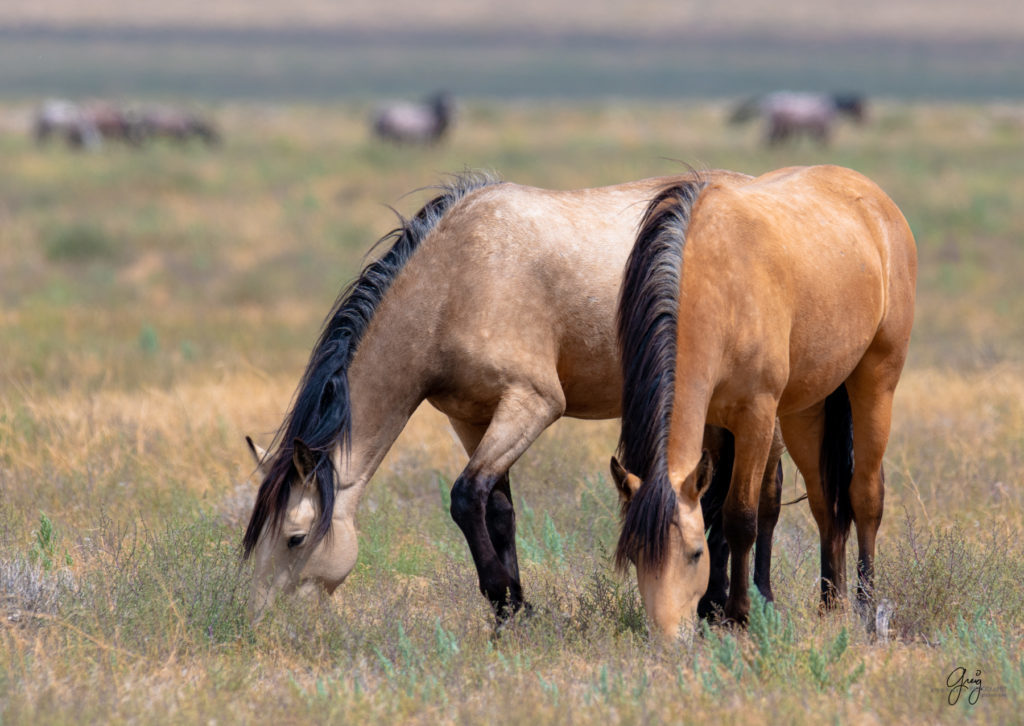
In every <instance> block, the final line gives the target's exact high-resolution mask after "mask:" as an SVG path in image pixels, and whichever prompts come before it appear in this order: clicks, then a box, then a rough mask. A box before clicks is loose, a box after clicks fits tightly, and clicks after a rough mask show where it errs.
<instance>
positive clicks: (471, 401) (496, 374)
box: [243, 171, 781, 625]
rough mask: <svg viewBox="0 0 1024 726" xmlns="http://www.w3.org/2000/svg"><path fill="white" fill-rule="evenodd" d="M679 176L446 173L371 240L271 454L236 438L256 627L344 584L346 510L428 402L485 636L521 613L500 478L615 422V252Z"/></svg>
mask: <svg viewBox="0 0 1024 726" xmlns="http://www.w3.org/2000/svg"><path fill="white" fill-rule="evenodd" d="M707 176H708V178H711V179H717V178H720V177H727V178H739V179H747V178H749V177H746V176H744V175H742V174H736V173H734V172H721V171H719V172H708V173H707ZM692 180H693V175H689V174H688V175H681V176H675V177H665V178H659V179H646V180H642V181H636V182H631V183H628V184H621V185H618V186H611V187H602V188H598V189H583V190H575V191H552V190H547V189H538V188H533V187H525V186H519V185H517V184H511V183H503V182H499V181H496V180H494V179H491V178H488V177H485V176H479V175H460V176H457V177H455V178H454V180H453V181H452V183H450V184H448V185H446V186H443V187H441V188H440V193H439V194H438V196H437V197H435V198H434V199H432V200H431V201H429V202H428V203H427V204H426V205H425V206H424V207H423V208H422V209H421V210H420V211H419V212H418V213H417V214H416V215H415V216H413V217H412V218H411V219H409V220H403V221H402V223H401V225H400V226H399V227H398V228H397V229H396V230H394V231H393V232H392V233H391V234H389V235H387V236H386V237H384V238H383V239H382V240H381V242H389V243H390V247H389V248H388V249H387V250H386V251H385V252H384V254H383V255H382V256H381V257H380V258H379V259H378V260H376V261H374V262H371V263H370V264H369V265H367V267H366V268H365V269H364V270H363V271H362V273H361V274H360V276H359V277H358V279H357V280H356V281H355V282H353V283H352V284H351V285H350V286H349V287H348V288H346V289H345V290H344V291H343V292H342V294H341V295H340V296H339V298H338V300H337V302H336V303H335V306H334V309H333V310H332V311H331V312H330V314H329V315H328V316H327V320H326V321H325V324H324V327H323V330H322V332H321V334H320V339H319V341H318V342H317V343H316V345H315V346H314V348H313V351H312V354H311V355H310V359H309V363H308V365H307V368H306V372H305V374H304V375H303V377H302V380H301V382H300V384H299V388H298V391H297V392H296V394H295V397H294V399H293V405H292V409H291V411H290V412H289V414H288V416H287V418H286V419H285V421H284V423H283V425H282V427H281V429H280V430H279V432H278V435H277V437H276V441H275V446H274V447H272V448H273V449H275V450H274V451H272V453H270V454H269V455H268V454H267V453H266V452H264V451H263V450H262V449H259V448H258V447H256V446H255V445H254V444H253V443H252V442H251V441H250V442H249V443H250V448H251V449H252V452H253V455H254V456H255V457H256V460H257V465H258V467H259V470H260V473H261V475H262V483H261V484H260V488H259V492H258V494H257V498H256V503H255V506H254V508H253V511H252V515H251V518H250V520H249V524H248V527H247V528H246V532H245V537H244V540H243V547H244V552H245V555H246V556H247V557H248V556H253V557H254V559H255V574H254V580H253V589H252V593H251V598H250V608H251V613H252V615H253V617H254V618H258V617H259V616H260V613H261V612H262V611H263V610H264V608H265V607H266V606H267V605H268V604H269V602H270V601H271V600H272V599H273V598H274V597H275V596H276V595H277V594H278V593H288V592H293V591H298V592H300V593H302V594H311V593H313V592H316V591H317V590H320V589H323V590H326V591H327V592H328V593H331V592H333V591H334V589H335V588H337V587H338V586H339V585H340V584H341V583H342V582H343V581H344V580H345V578H346V577H347V576H348V575H349V573H350V572H351V571H352V568H353V567H354V566H355V563H356V556H357V550H358V540H357V537H356V528H355V517H356V508H357V506H358V503H359V499H360V497H361V495H362V493H363V490H364V488H365V487H366V484H367V483H368V482H369V480H370V477H371V476H373V473H374V471H375V470H376V469H377V467H378V466H379V464H380V462H381V460H382V459H383V458H384V455H385V454H386V453H387V451H388V449H389V448H390V447H391V445H392V444H393V442H394V441H395V439H396V438H397V437H398V435H399V433H400V432H401V430H402V428H403V427H404V426H405V424H406V422H407V421H408V419H409V417H410V416H411V415H412V413H413V411H415V410H416V408H417V407H418V406H419V405H420V403H421V402H423V401H424V400H426V401H429V402H430V403H431V404H432V405H433V406H434V407H435V408H437V409H439V410H440V411H442V412H443V413H444V414H446V415H447V416H448V419H449V421H450V422H451V425H452V427H453V428H454V430H455V432H456V434H457V435H458V437H459V439H460V440H461V442H462V444H463V447H464V448H465V450H466V452H467V454H468V455H469V463H468V464H467V466H466V468H465V469H464V470H463V471H462V473H461V474H460V475H459V477H458V478H457V479H456V480H455V483H454V485H453V486H452V491H451V515H452V517H453V519H454V520H455V522H456V523H457V524H458V526H459V527H460V529H461V530H462V532H463V534H464V536H465V538H466V541H467V543H468V544H469V549H470V552H471V554H472V557H473V563H474V565H475V566H476V570H477V575H478V578H479V585H480V591H481V592H482V593H483V595H484V596H485V597H486V598H487V600H488V601H489V602H490V603H491V606H492V607H493V609H494V613H495V615H496V618H497V622H498V624H499V625H500V624H501V623H503V622H504V621H505V620H506V619H507V618H509V617H510V616H511V615H513V614H514V613H515V612H516V611H518V610H519V609H521V608H522V607H523V606H524V599H523V591H522V585H521V582H520V577H519V565H518V559H517V554H516V543H515V530H516V527H515V511H514V509H513V506H512V491H511V485H510V483H509V468H510V467H511V466H512V465H513V464H514V463H515V462H516V460H517V459H518V458H519V457H520V455H522V453H523V452H524V451H525V450H526V449H527V447H529V446H530V444H531V443H533V441H534V440H535V439H536V438H537V437H538V436H539V435H540V434H541V432H542V431H544V430H545V429H546V428H547V427H548V426H550V425H551V424H552V423H554V422H555V421H556V420H558V419H559V418H560V417H562V416H572V417H576V418H584V419H605V418H613V417H616V416H618V415H619V411H620V405H621V400H622V398H621V396H622V379H621V373H620V369H619V362H618V358H619V355H618V346H617V343H616V333H615V306H616V300H617V298H618V294H619V287H620V283H621V281H622V271H623V269H624V268H625V264H626V258H627V257H628V256H629V250H630V248H631V247H632V244H633V240H634V238H635V235H636V230H637V225H638V223H639V221H640V216H641V214H642V212H643V209H644V207H645V205H646V204H647V202H648V200H650V199H651V198H652V197H653V196H654V195H655V194H657V193H658V191H659V190H660V189H662V188H664V187H665V186H668V185H672V184H679V183H685V182H688V181H692ZM710 433H711V432H709V434H710ZM718 440H719V439H716V438H715V437H714V436H713V435H709V439H708V442H707V447H706V448H708V450H709V451H708V456H707V457H706V458H705V459H704V463H705V466H704V468H703V471H704V472H705V474H706V475H707V476H705V478H708V477H711V478H713V473H712V472H711V470H710V467H713V466H718V465H721V466H722V467H723V470H724V468H725V466H726V465H727V464H728V463H729V462H725V461H723V460H724V459H727V458H731V452H730V451H726V450H723V449H722V446H721V445H720V444H718V443H716V441H718ZM779 456H781V447H779V450H778V451H776V452H774V458H773V459H769V460H768V461H767V463H765V462H762V466H763V468H764V470H763V472H762V473H763V477H762V478H763V484H762V486H761V488H762V491H763V492H764V495H763V496H764V498H765V502H764V506H763V508H762V511H763V518H762V519H761V520H760V521H759V523H758V529H759V531H758V536H759V540H758V552H759V558H758V561H759V563H760V565H759V566H760V567H761V568H763V569H762V570H761V571H760V572H759V573H756V574H755V577H758V578H759V580H758V582H759V586H761V584H762V583H764V584H765V585H767V581H768V578H769V569H768V566H767V563H768V560H769V559H770V547H771V534H772V530H773V529H774V527H775V523H776V521H777V519H778V514H779V504H780V503H779V499H780V489H779V488H780V487H781V480H779V479H778V478H777V473H778V472H780V471H781V468H780V467H779V466H778V457H779ZM712 488H713V485H712ZM712 519H713V515H711V514H709V521H711V520H712ZM702 534H703V533H702ZM761 538H763V540H762V539H761ZM762 550H763V551H762ZM718 551H719V550H718V549H715V550H714V552H718ZM762 554H763V556H764V557H763V558H762V557H761V555H762ZM709 559H712V560H713V559H714V558H713V557H711V558H709V557H705V558H704V564H705V566H708V560H709ZM762 560H763V561H762ZM710 566H711V567H712V568H716V567H717V565H716V563H715V562H714V561H712V563H711V564H710ZM724 567H725V563H724V561H723V562H722V563H721V568H722V569H724ZM762 591H765V590H764V589H763V590H762ZM713 595H714V594H713ZM768 596H770V590H768V591H767V592H766V597H768ZM723 599H724V598H723ZM715 605H716V603H714V602H709V603H707V607H708V608H709V612H710V610H713V609H714V606H715Z"/></svg>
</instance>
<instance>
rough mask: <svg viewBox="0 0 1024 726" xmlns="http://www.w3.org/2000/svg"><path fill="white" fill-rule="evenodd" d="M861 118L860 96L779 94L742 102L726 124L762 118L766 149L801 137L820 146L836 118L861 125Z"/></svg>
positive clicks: (827, 136)
mask: <svg viewBox="0 0 1024 726" xmlns="http://www.w3.org/2000/svg"><path fill="white" fill-rule="evenodd" d="M865 115H866V103H865V101H864V97H863V96H860V95H856V94H835V95H830V94H824V93H794V92H791V91H779V92H777V93H770V94H768V95H766V96H757V97H755V98H751V99H748V100H746V101H743V102H742V103H741V104H740V105H739V106H737V107H736V109H735V110H734V111H733V113H732V116H731V117H730V118H729V122H730V123H733V124H739V123H744V122H746V121H750V120H751V119H754V118H762V119H764V138H765V143H767V144H768V145H769V146H778V145H779V144H783V143H785V142H787V141H790V140H795V139H796V138H797V137H798V136H800V135H801V134H806V135H807V136H809V137H810V138H812V139H814V140H816V141H817V142H818V143H819V144H821V145H822V146H824V145H826V144H828V142H829V139H830V137H831V135H832V127H833V126H834V125H835V123H836V121H837V120H838V118H839V117H840V116H846V117H848V118H851V119H853V120H854V121H855V122H857V123H861V122H863V121H864V118H865Z"/></svg>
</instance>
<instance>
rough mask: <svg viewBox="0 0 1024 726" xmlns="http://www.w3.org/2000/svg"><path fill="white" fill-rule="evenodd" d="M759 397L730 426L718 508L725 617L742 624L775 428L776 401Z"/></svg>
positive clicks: (744, 618)
mask: <svg viewBox="0 0 1024 726" xmlns="http://www.w3.org/2000/svg"><path fill="white" fill-rule="evenodd" d="M762 399H763V400H759V401H757V402H756V403H754V404H751V405H750V406H748V407H747V408H746V409H745V411H744V413H743V414H741V415H739V416H737V420H736V421H735V422H734V423H733V424H732V425H731V428H732V430H733V431H734V435H735V439H736V458H735V462H734V464H733V473H732V483H731V484H730V487H729V494H728V496H726V499H725V505H724V507H723V510H722V526H723V530H724V532H725V539H726V541H727V542H728V543H729V554H730V556H731V563H730V565H731V566H730V572H729V598H728V599H727V600H726V602H725V616H726V618H728V619H729V620H732V621H735V622H737V623H741V624H743V623H746V621H747V615H748V614H749V612H750V595H749V590H748V584H747V583H748V580H749V578H750V550H751V548H752V547H753V545H754V540H755V539H756V537H757V520H758V503H759V500H760V497H761V482H762V479H763V478H764V470H765V465H766V463H767V461H768V455H769V453H770V451H771V447H772V435H773V432H774V431H775V409H776V401H775V400H774V399H769V397H767V396H764V397H762Z"/></svg>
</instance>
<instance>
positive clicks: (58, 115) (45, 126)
mask: <svg viewBox="0 0 1024 726" xmlns="http://www.w3.org/2000/svg"><path fill="white" fill-rule="evenodd" d="M32 135H33V136H34V137H35V140H36V143H37V144H45V143H47V142H48V141H49V140H50V138H51V137H53V136H60V137H63V138H64V140H65V141H66V142H67V143H68V144H69V145H71V146H77V147H83V146H84V147H86V148H96V147H98V146H100V145H101V144H102V143H103V140H102V137H101V136H100V132H99V129H97V128H96V127H95V125H93V124H92V123H90V122H89V121H88V120H87V119H86V118H85V116H84V115H83V113H82V109H81V108H80V107H79V106H78V104H75V103H72V102H71V101H65V100H63V99H50V100H48V101H44V102H43V103H42V104H40V105H39V107H38V108H37V109H36V111H35V115H34V118H33V123H32Z"/></svg>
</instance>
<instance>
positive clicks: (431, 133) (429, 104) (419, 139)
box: [372, 91, 455, 144]
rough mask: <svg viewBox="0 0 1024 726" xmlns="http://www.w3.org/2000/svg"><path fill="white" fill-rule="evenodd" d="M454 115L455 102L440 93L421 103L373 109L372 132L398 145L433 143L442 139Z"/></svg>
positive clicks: (444, 93) (394, 104) (445, 94)
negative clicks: (374, 110)
mask: <svg viewBox="0 0 1024 726" xmlns="http://www.w3.org/2000/svg"><path fill="white" fill-rule="evenodd" d="M454 115H455V100H454V98H453V97H452V95H451V94H450V93H448V92H446V91H440V92H438V93H435V94H434V95H432V96H430V97H429V98H427V99H426V100H425V101H424V102H423V103H407V102H399V103H393V104H390V105H388V106H383V107H382V108H379V109H377V111H376V112H375V113H374V116H373V123H372V128H373V133H374V134H375V135H376V136H377V137H378V138H381V139H384V140H385V141H393V142H395V143H399V144H403V143H404V144H433V143H436V142H438V141H440V140H441V139H442V138H444V136H445V134H446V133H448V130H449V129H450V128H451V125H452V121H453V119H454Z"/></svg>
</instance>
